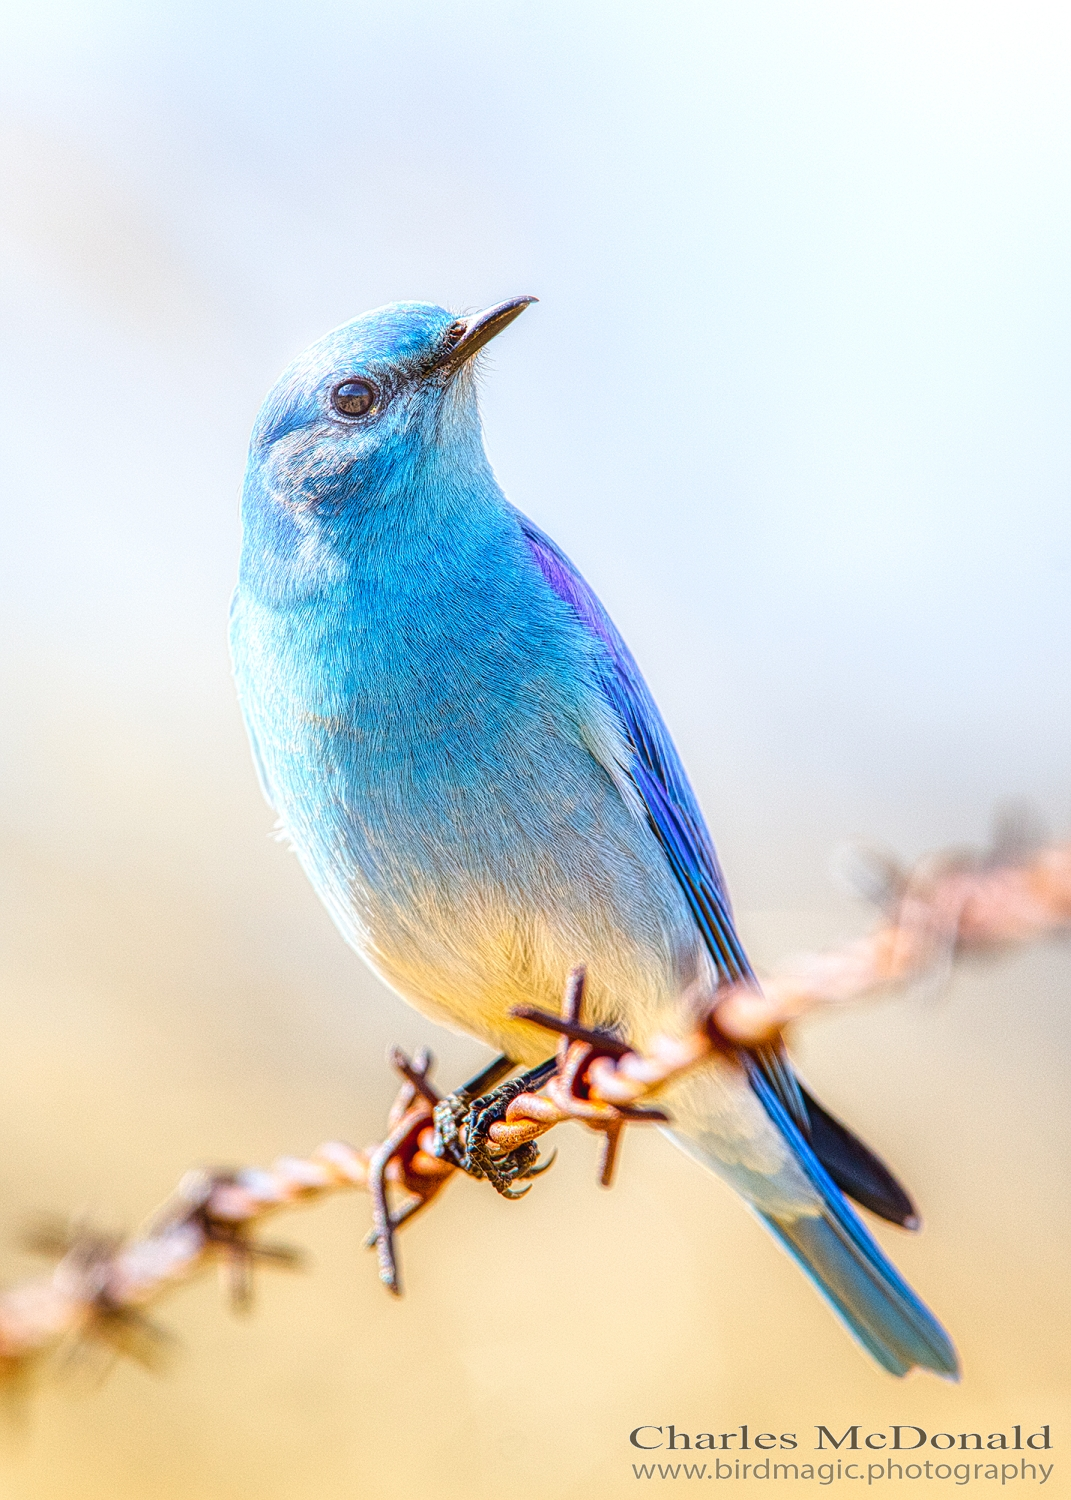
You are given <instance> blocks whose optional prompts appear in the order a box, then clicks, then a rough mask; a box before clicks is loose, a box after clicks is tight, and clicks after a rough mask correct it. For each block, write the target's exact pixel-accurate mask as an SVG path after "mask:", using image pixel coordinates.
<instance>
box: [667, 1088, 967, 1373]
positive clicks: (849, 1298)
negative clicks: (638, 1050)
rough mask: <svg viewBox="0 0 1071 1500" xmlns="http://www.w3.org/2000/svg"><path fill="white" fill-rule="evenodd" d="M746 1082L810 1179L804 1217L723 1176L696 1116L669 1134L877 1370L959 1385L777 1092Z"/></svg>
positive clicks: (948, 1354) (940, 1337)
mask: <svg viewBox="0 0 1071 1500" xmlns="http://www.w3.org/2000/svg"><path fill="white" fill-rule="evenodd" d="M750 1081H751V1085H752V1087H753V1089H754V1091H755V1093H756V1094H758V1096H759V1099H760V1100H761V1102H762V1104H763V1106H764V1107H765V1111H766V1113H767V1115H768V1116H769V1117H770V1118H771V1120H772V1122H773V1124H774V1125H775V1126H776V1127H777V1128H778V1130H779V1131H780V1133H781V1134H782V1136H784V1138H785V1140H786V1143H787V1144H788V1146H789V1147H790V1149H791V1152H792V1155H793V1157H794V1158H795V1160H796V1163H797V1165H798V1166H799V1167H800V1168H801V1169H802V1171H803V1174H804V1176H805V1177H806V1179H807V1182H808V1184H809V1186H810V1189H811V1194H809V1195H808V1196H810V1197H811V1202H810V1204H809V1205H808V1207H809V1211H807V1210H806V1209H805V1210H804V1212H802V1213H801V1212H798V1211H797V1212H793V1211H792V1208H791V1207H790V1205H789V1204H788V1203H787V1202H784V1200H782V1201H783V1202H784V1207H783V1208H782V1206H781V1204H778V1203H776V1202H775V1201H773V1200H772V1198H771V1196H770V1195H769V1194H768V1193H766V1192H764V1191H763V1189H762V1184H761V1183H760V1182H759V1181H758V1180H757V1179H756V1178H754V1177H753V1175H752V1174H751V1173H750V1172H743V1171H741V1170H740V1168H739V1167H736V1168H729V1169H728V1170H727V1169H726V1164H725V1163H724V1162H722V1161H720V1160H719V1159H718V1153H717V1151H716V1150H713V1151H712V1150H711V1146H712V1145H713V1144H714V1142H713V1141H712V1139H711V1137H710V1136H709V1135H708V1134H707V1132H706V1131H705V1130H703V1128H702V1126H701V1125H700V1127H699V1128H698V1129H696V1128H695V1126H696V1124H698V1122H697V1121H695V1120H694V1117H693V1120H692V1121H689V1122H688V1123H687V1124H685V1128H684V1130H683V1131H682V1130H681V1129H680V1126H678V1128H677V1129H674V1130H671V1131H670V1132H669V1134H670V1135H671V1136H673V1138H674V1139H676V1141H677V1143H678V1144H679V1145H680V1146H681V1147H683V1149H684V1150H685V1151H687V1152H688V1154H689V1155H690V1156H693V1157H697V1158H698V1159H700V1160H702V1161H703V1162H704V1163H705V1164H706V1165H708V1166H709V1167H711V1168H712V1169H713V1170H714V1171H716V1172H717V1173H718V1174H719V1175H720V1176H723V1177H726V1178H728V1180H729V1181H731V1182H732V1183H733V1185H734V1186H735V1187H736V1188H737V1189H738V1190H740V1191H742V1192H743V1193H744V1194H745V1196H747V1197H748V1198H749V1199H750V1200H751V1202H752V1204H753V1206H754V1207H755V1209H756V1212H757V1213H758V1215H759V1217H760V1218H761V1219H762V1220H763V1221H764V1222H765V1223H766V1224H767V1225H768V1226H769V1227H770V1229H771V1230H772V1231H773V1233H774V1234H775V1235H776V1236H777V1238H778V1239H779V1240H780V1241H781V1243H782V1244H783V1245H784V1246H785V1248H786V1249H787V1250H788V1252H789V1254H790V1255H792V1256H793V1258H794V1259H795V1260H796V1261H797V1262H798V1263H799V1265H800V1266H802V1268H803V1270H804V1271H806V1273H807V1275H808V1276H809V1277H810V1279H811V1280H812V1282H813V1283H814V1284H815V1286H816V1287H817V1288H818V1290H819V1291H820V1292H821V1293H822V1294H823V1296H825V1297H826V1298H827V1300H828V1301H829V1302H830V1304H831V1305H832V1307H833V1308H834V1309H835V1310H836V1312H837V1313H839V1315H840V1316H841V1318H843V1320H844V1322H845V1323H846V1324H847V1326H848V1328H849V1329H850V1330H851V1332H852V1333H853V1334H854V1335H855V1337H856V1338H857V1339H858V1340H859V1342H860V1343H861V1344H862V1345H863V1347H864V1348H865V1349H867V1350H868V1351H869V1352H870V1353H871V1354H872V1355H873V1356H874V1358H875V1359H876V1360H877V1361H878V1363H879V1364H880V1365H882V1366H883V1367H884V1368H885V1369H886V1370H888V1371H890V1373H891V1374H893V1375H906V1374H907V1372H908V1371H909V1370H911V1369H913V1368H914V1367H915V1366H919V1367H921V1368H922V1369H924V1370H933V1371H934V1372H935V1374H938V1375H942V1376H944V1377H945V1378H946V1379H952V1380H955V1379H957V1378H958V1376H959V1363H958V1360H957V1358H956V1351H955V1348H954V1347H953V1344H952V1341H951V1339H950V1338H949V1337H948V1335H947V1334H946V1333H945V1331H944V1329H943V1328H942V1327H941V1325H940V1323H938V1321H937V1319H936V1318H935V1317H934V1315H933V1314H932V1313H931V1312H930V1310H929V1308H927V1307H926V1306H925V1304H924V1303H923V1302H922V1301H921V1300H920V1298H919V1297H917V1296H916V1295H915V1293H914V1292H913V1291H912V1290H911V1288H910V1287H909V1286H908V1284H907V1282H906V1281H905V1280H904V1279H903V1277H902V1276H901V1275H900V1274H899V1272H898V1271H897V1270H896V1268H895V1266H893V1264H892V1263H891V1261H890V1260H889V1259H888V1257H887V1256H886V1255H885V1253H884V1252H883V1251H882V1249H881V1247H880V1246H879V1245H878V1243H877V1241H876V1240H875V1239H874V1238H873V1236H872V1235H871V1234H870V1233H869V1232H868V1230H867V1229H866V1227H865V1226H864V1224H863V1223H862V1221H861V1220H860V1218H859V1217H858V1215H857V1214H856V1213H855V1212H854V1211H853V1209H852V1208H851V1206H850V1205H849V1204H848V1202H847V1200H846V1199H845V1197H844V1194H843V1193H842V1192H841V1190H840V1188H839V1187H838V1186H837V1185H836V1183H835V1182H834V1181H833V1179H832V1177H831V1176H830V1175H829V1173H828V1171H827V1170H826V1168H825V1167H824V1166H823V1165H822V1163H821V1162H820V1161H819V1159H818V1157H817V1156H816V1155H815V1151H814V1149H813V1147H812V1145H811V1142H810V1141H809V1140H808V1139H807V1137H806V1136H805V1135H804V1134H803V1132H802V1131H801V1130H800V1128H799V1126H798V1125H797V1124H796V1122H795V1121H794V1120H793V1119H792V1118H791V1116H790V1115H789V1114H788V1112H787V1110H786V1109H785V1108H784V1106H783V1105H782V1103H781V1101H780V1100H779V1098H778V1097H777V1095H776V1094H775V1093H774V1091H773V1090H772V1089H771V1088H770V1086H769V1085H768V1084H767V1083H766V1082H765V1080H764V1079H763V1078H762V1077H761V1076H757V1077H756V1076H754V1075H753V1076H752V1078H751V1080H750ZM675 1113H676V1111H675ZM678 1118H679V1116H678ZM681 1124H684V1121H683V1120H682V1121H681ZM749 1178H750V1179H751V1180H750V1181H749V1180H748V1179H749ZM797 1180H798V1179H797ZM764 1198H765V1200H766V1201H765V1202H764V1201H763V1199H764ZM905 1201H906V1200H905Z"/></svg>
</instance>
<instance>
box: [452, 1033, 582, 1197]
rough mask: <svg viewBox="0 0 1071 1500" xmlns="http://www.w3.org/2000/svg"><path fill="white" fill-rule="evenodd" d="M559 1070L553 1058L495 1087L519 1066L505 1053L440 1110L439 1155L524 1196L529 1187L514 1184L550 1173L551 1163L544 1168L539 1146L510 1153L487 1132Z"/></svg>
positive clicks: (505, 1193)
mask: <svg viewBox="0 0 1071 1500" xmlns="http://www.w3.org/2000/svg"><path fill="white" fill-rule="evenodd" d="M557 1066H558V1065H557V1061H556V1059H554V1058H551V1059H549V1060H548V1061H547V1062H545V1063H540V1064H539V1066H538V1067H537V1068H532V1069H530V1070H529V1072H527V1073H522V1074H520V1076H519V1077H517V1078H511V1079H509V1080H508V1081H507V1082H506V1083H503V1084H500V1085H499V1086H498V1087H497V1088H495V1087H494V1084H495V1083H496V1082H497V1081H498V1079H500V1078H502V1077H503V1076H504V1075H505V1074H506V1073H509V1072H511V1071H512V1070H513V1067H514V1063H513V1062H512V1061H511V1060H510V1059H509V1058H508V1057H506V1056H505V1055H503V1056H502V1057H499V1058H496V1060H495V1061H494V1062H493V1063H491V1065H490V1066H489V1067H487V1068H485V1069H484V1071H483V1072H482V1073H480V1074H478V1075H477V1076H476V1077H475V1078H473V1079H470V1081H469V1082H468V1083H467V1084H466V1085H465V1086H464V1088H460V1089H458V1090H457V1092H456V1093H453V1094H450V1095H448V1096H447V1097H446V1098H445V1099H442V1100H440V1101H439V1103H438V1104H437V1105H436V1106H435V1111H434V1116H435V1147H434V1154H435V1155H436V1156H440V1157H442V1159H443V1160H444V1161H448V1162H450V1163H452V1164H453V1165H454V1166H456V1167H459V1168H460V1169H461V1171H462V1172H466V1173H468V1175H469V1176H470V1177H485V1178H486V1179H487V1181H488V1182H489V1183H490V1184H491V1186H492V1187H494V1188H495V1189H496V1190H497V1191H498V1192H499V1193H501V1194H502V1196H503V1197H504V1198H523V1196H524V1194H525V1193H526V1192H527V1191H528V1188H527V1187H525V1188H515V1187H514V1183H516V1182H519V1181H522V1180H523V1179H525V1178H531V1177H537V1176H538V1175H539V1173H540V1172H545V1171H546V1169H547V1167H549V1166H550V1161H546V1162H544V1163H542V1164H540V1162H539V1148H538V1147H537V1146H536V1145H535V1143H534V1142H532V1141H525V1142H524V1143H523V1144H522V1145H520V1146H517V1147H515V1148H514V1149H513V1150H511V1151H502V1150H501V1148H498V1149H496V1148H495V1147H494V1144H493V1142H492V1141H491V1140H490V1137H489V1135H488V1131H489V1130H490V1127H491V1126H492V1125H494V1124H495V1123H496V1122H497V1121H500V1120H504V1119H505V1117H506V1110H507V1108H508V1107H509V1105H510V1104H511V1103H512V1102H513V1100H514V1099H516V1098H517V1097H518V1095H520V1094H526V1093H530V1092H531V1091H532V1090H533V1089H538V1088H539V1087H541V1085H543V1084H544V1083H546V1081H547V1079H548V1078H550V1077H551V1075H552V1074H553V1073H554V1072H555V1070H556V1068H557ZM485 1090H486V1091H487V1092H485ZM551 1160H553V1158H551Z"/></svg>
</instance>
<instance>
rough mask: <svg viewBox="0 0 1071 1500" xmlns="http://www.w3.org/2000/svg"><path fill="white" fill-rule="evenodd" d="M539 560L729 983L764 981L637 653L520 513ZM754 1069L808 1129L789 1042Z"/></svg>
mask: <svg viewBox="0 0 1071 1500" xmlns="http://www.w3.org/2000/svg"><path fill="white" fill-rule="evenodd" d="M518 520H519V522H520V526H521V531H522V533H523V535H524V538H525V541H526V542H527V543H528V547H529V550H530V551H531V554H532V558H533V560H534V561H535V563H536V565H537V567H538V568H539V571H540V572H541V573H542V575H543V577H544V579H545V580H546V582H547V584H548V585H549V587H550V588H551V589H552V590H553V592H554V593H555V594H556V595H557V596H558V598H559V599H561V600H563V602H564V603H566V604H568V605H569V606H570V608H571V609H572V610H573V611H574V613H575V614H576V616H577V619H578V620H579V621H580V623H581V624H582V625H583V626H584V628H585V629H586V630H587V631H588V632H589V633H590V634H591V635H592V636H594V637H595V639H596V640H597V641H598V642H599V643H600V645H601V646H602V648H603V649H602V650H601V651H600V652H598V653H597V658H596V659H597V662H598V674H599V686H600V688H601V689H602V692H603V694H604V695H605V697H606V699H607V702H608V703H609V705H610V707H611V709H612V710H613V712H614V714H615V716H616V718H617V720H618V722H619V724H620V726H621V729H622V732H623V734H624V737H625V741H626V744H627V746H628V751H629V756H630V760H629V764H628V766H627V767H626V769H627V772H628V775H629V776H630V778H631V780H632V782H633V784H634V786H635V788H636V791H637V792H638V794H639V797H640V801H641V803H642V807H643V811H644V812H645V814H646V817H647V821H648V823H649V824H650V827H651V829H652V830H653V832H654V834H655V836H656V838H657V839H658V842H659V843H660V844H661V846H662V849H663V851H664V852H665V855H666V858H667V860H668V861H669V864H670V868H671V869H672V871H673V874H674V875H675V876H676V878H677V881H678V882H679V884H680V886H681V889H682V890H683V891H684V894H685V896H686V898H687V901H688V905H689V906H690V908H691V910H692V915H693V916H694V918H695V921H696V925H697V926H698V928H699V931H700V932H701V933H702V935H703V940H704V942H705V944H706V946H707V950H708V952H709V953H710V956H711V959H712V960H713V962H714V966H715V968H716V970H717V973H718V977H719V979H720V980H721V981H722V982H723V983H727V984H734V983H738V982H740V981H742V980H743V981H747V982H749V983H756V980H755V976H754V972H753V971H752V968H751V965H750V964H749V962H748V959H747V955H746V954H745V952H744V949H743V945H742V944H741V942H740V939H739V937H738V936H737V933H736V927H735V924H734V922H733V914H732V908H731V906H730V904H729V896H728V893H727V891H726V889H725V879H724V877H723V875H722V873H721V869H720V867H719V865H718V859H717V855H716V854H715V853H714V844H713V842H712V840H711V837H710V834H709V832H708V830H707V826H706V823H705V822H704V820H703V814H702V812H701V811H700V809H699V804H698V802H697V801H696V796H695V793H694V792H693V790H692V788H691V786H690V785H689V783H688V778H687V776H686V775H685V772H684V767H683V766H682V765H681V762H680V757H679V756H678V754H677V751H676V748H675V746H674V744H673V741H672V739H671V738H670V735H669V731H668V729H667V728H666V726H665V724H664V723H663V721H662V716H661V714H660V713H659V712H658V709H657V707H656V706H655V702H654V699H653V698H652V697H651V693H650V689H649V688H648V686H647V684H646V683H645V682H644V680H643V676H642V674H641V672H640V669H639V667H638V666H637V665H636V662H635V660H634V659H633V656H632V653H631V652H630V651H629V649H628V647H627V646H626V645H625V643H624V641H623V640H622V639H621V636H620V634H619V633H618V631H617V629H616V627H615V625H614V623H613V621H612V620H611V619H610V616H609V615H608V614H607V613H606V610H605V609H604V608H603V607H602V605H601V603H600V602H599V600H598V598H597V597H596V595H595V593H594V591H593V590H592V588H591V587H590V586H589V584H588V583H587V582H586V581H585V580H584V578H583V577H582V576H581V575H580V573H579V572H578V571H577V569H576V568H575V567H574V566H573V564H572V563H571V562H570V561H569V559H568V558H567V557H566V556H565V554H564V552H562V551H561V549H560V548H559V547H557V546H556V545H555V543H554V542H552V541H551V539H550V537H548V536H546V535H545V534H544V533H543V532H542V531H540V530H539V528H538V527H537V526H535V525H533V523H532V522H531V521H529V520H528V518H527V516H522V515H520V513H519V512H518ZM741 1060H742V1061H743V1062H744V1064H745V1066H746V1067H747V1068H748V1070H749V1072H754V1071H755V1070H757V1071H758V1072H759V1073H761V1074H762V1076H763V1077H764V1079H765V1080H766V1081H767V1083H768V1084H769V1085H770V1086H771V1087H772V1088H773V1090H774V1092H775V1094H776V1095H777V1097H778V1098H779V1099H780V1101H781V1103H782V1104H783V1106H784V1108H785V1109H786V1110H787V1111H788V1113H789V1115H790V1116H791V1117H792V1118H793V1119H794V1120H795V1121H796V1122H797V1123H798V1124H799V1125H800V1127H801V1128H802V1129H803V1130H804V1131H806V1130H807V1129H808V1120H807V1112H806V1106H805V1104H804V1101H803V1098H802V1095H801V1094H800V1089H799V1084H798V1083H797V1081H796V1077H795V1074H794V1073H793V1071H792V1065H791V1063H790V1062H789V1061H788V1058H787V1056H786V1055H785V1052H784V1049H783V1047H780V1046H776V1047H760V1048H756V1049H754V1050H742V1052H741Z"/></svg>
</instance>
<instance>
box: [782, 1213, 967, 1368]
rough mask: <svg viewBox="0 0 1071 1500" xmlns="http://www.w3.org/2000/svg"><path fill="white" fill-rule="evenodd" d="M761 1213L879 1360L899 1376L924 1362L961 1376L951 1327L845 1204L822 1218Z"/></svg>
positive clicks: (928, 1365)
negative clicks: (936, 1314) (946, 1328)
mask: <svg viewBox="0 0 1071 1500" xmlns="http://www.w3.org/2000/svg"><path fill="white" fill-rule="evenodd" d="M760 1217H761V1218H762V1219H763V1220H764V1221H765V1222H766V1223H767V1224H768V1225H769V1226H770V1228H771V1229H772V1230H773V1232H774V1234H775V1235H776V1236H777V1238H778V1239H779V1240H780V1241H781V1243H782V1244H783V1245H784V1246H785V1248H786V1249H787V1250H788V1251H789V1253H790V1254H791V1255H792V1256H793V1257H794V1258H795V1259H796V1260H797V1261H798V1262H799V1264H800V1265H801V1266H802V1267H803V1269H804V1270H805V1271H806V1272H807V1275H808V1276H809V1277H810V1278H811V1280H812V1281H813V1282H814V1284H815V1286H816V1287H817V1288H818V1290H819V1291H820V1292H821V1293H822V1294H823V1296H825V1297H826V1298H827V1299H828V1301H829V1302H830V1303H831V1304H832V1306H833V1307H834V1308H835V1309H836V1311H837V1312H838V1313H839V1314H840V1316H841V1317H842V1318H843V1319H844V1321H845V1323H847V1325H848V1327H849V1328H850V1329H851V1331H852V1333H854V1334H855V1336H856V1338H857V1339H858V1340H859V1342H860V1343H861V1344H862V1345H863V1347H864V1348H865V1349H868V1350H869V1351H870V1353H871V1354H872V1355H873V1356H874V1358H875V1359H876V1360H877V1362H878V1364H880V1365H882V1366H883V1367H884V1368H885V1369H886V1370H888V1371H890V1373H891V1374H893V1375H906V1374H907V1372H908V1371H909V1370H910V1369H912V1368H913V1367H914V1366H915V1365H918V1366H920V1367H921V1368H922V1369H924V1370H933V1371H934V1372H935V1373H936V1374H938V1375H944V1376H946V1377H947V1378H950V1379H953V1380H954V1379H956V1378H958V1375H959V1364H958V1362H957V1360H956V1351H955V1349H954V1348H953V1346H952V1341H951V1340H950V1339H949V1337H948V1335H947V1333H945V1331H944V1329H943V1328H942V1327H941V1325H940V1323H938V1321H937V1319H936V1318H935V1317H934V1316H933V1314H932V1313H931V1312H930V1310H929V1308H928V1307H926V1306H925V1305H924V1304H923V1303H922V1302H921V1301H920V1300H919V1298H918V1297H917V1296H916V1295H915V1293H914V1292H913V1291H912V1290H911V1288H910V1287H909V1286H908V1284H907V1282H906V1281H904V1279H903V1278H902V1277H901V1276H900V1275H899V1273H898V1272H897V1271H896V1269H895V1267H894V1266H893V1265H892V1264H891V1262H890V1261H889V1260H888V1259H887V1258H886V1256H885V1255H883V1254H882V1252H881V1250H880V1249H879V1248H878V1246H877V1244H876V1243H875V1241H874V1240H873V1239H871V1237H870V1235H869V1234H868V1233H867V1231H866V1230H865V1229H864V1228H863V1226H862V1224H861V1223H860V1222H859V1220H858V1218H857V1217H856V1215H855V1214H854V1213H853V1212H852V1210H851V1209H850V1208H849V1207H848V1205H847V1204H844V1205H843V1210H842V1212H841V1213H840V1214H832V1213H829V1212H827V1213H825V1214H823V1215H822V1216H821V1217H820V1218H819V1217H814V1218H809V1217H808V1218H805V1217H802V1216H801V1217H800V1218H797V1219H777V1218H774V1217H773V1215H772V1214H766V1213H762V1214H760ZM846 1221H853V1222H846Z"/></svg>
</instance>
